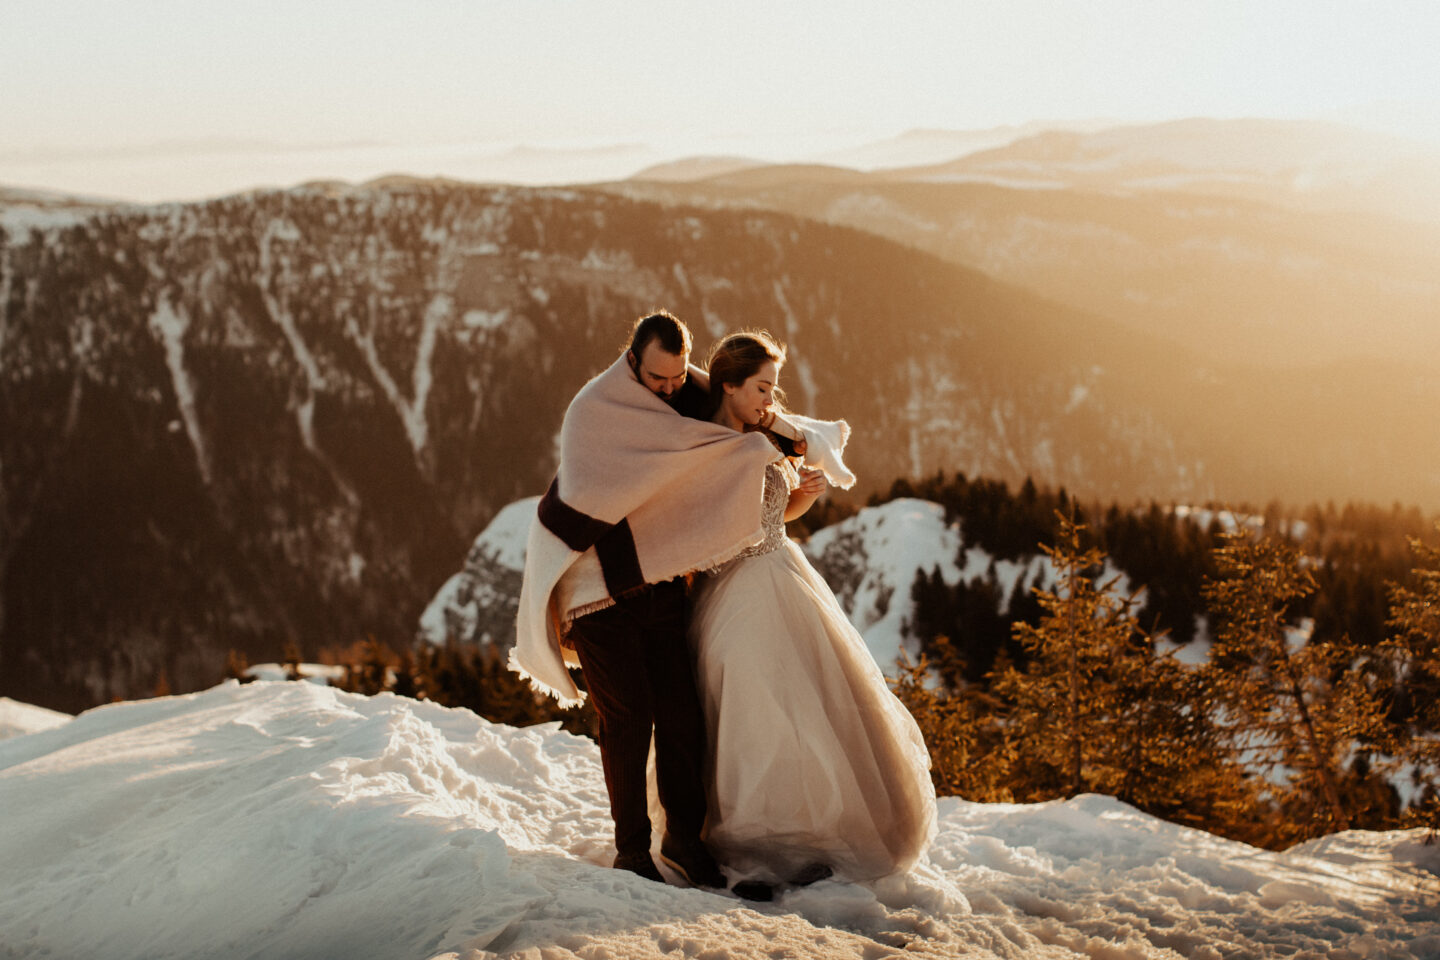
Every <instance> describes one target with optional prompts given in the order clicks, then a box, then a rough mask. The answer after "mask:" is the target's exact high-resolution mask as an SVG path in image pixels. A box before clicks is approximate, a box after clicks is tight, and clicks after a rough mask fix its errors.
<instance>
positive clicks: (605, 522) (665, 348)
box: [510, 311, 780, 887]
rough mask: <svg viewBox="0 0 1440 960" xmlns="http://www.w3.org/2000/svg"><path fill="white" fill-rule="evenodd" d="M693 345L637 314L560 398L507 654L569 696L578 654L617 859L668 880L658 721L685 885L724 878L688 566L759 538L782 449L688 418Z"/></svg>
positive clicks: (662, 316) (664, 320)
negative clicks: (652, 786)
mask: <svg viewBox="0 0 1440 960" xmlns="http://www.w3.org/2000/svg"><path fill="white" fill-rule="evenodd" d="M690 349H691V338H690V331H689V330H688V329H687V328H686V327H685V325H684V324H683V323H681V322H680V320H678V319H677V318H676V317H674V316H672V315H671V314H669V313H666V312H663V311H662V312H660V313H654V314H651V315H650V316H647V317H642V318H641V319H640V320H638V321H637V322H636V324H635V326H634V329H633V330H632V331H631V338H630V344H629V347H628V348H627V349H626V350H625V352H624V353H623V354H622V355H621V356H620V357H619V358H618V359H617V360H616V361H615V362H614V363H613V364H612V365H611V366H610V367H609V368H608V369H607V370H605V371H604V372H603V373H601V374H600V375H599V376H597V377H595V378H594V379H593V380H591V381H590V382H589V383H587V384H586V385H585V386H584V387H582V388H581V390H580V392H579V393H577V394H576V396H575V399H574V400H572V401H571V403H570V407H569V409H568V410H566V413H565V419H564V422H563V424H562V426H561V428H560V468H559V472H558V474H557V476H556V478H555V481H554V482H553V483H552V484H551V485H550V489H549V491H548V492H547V493H546V494H545V496H544V497H543V498H542V499H541V501H540V504H539V507H538V509H537V511H536V518H535V520H534V521H533V522H532V524H531V527H530V536H529V542H528V545H527V549H526V563H525V577H524V581H523V584H522V586H521V592H520V609H519V614H518V617H517V621H516V631H517V637H516V644H515V648H514V651H513V652H512V654H511V662H510V665H511V667H512V668H513V669H515V670H516V671H518V672H519V673H521V674H522V675H524V676H527V677H529V678H530V679H531V682H532V683H533V684H534V685H535V686H536V687H538V688H539V689H542V690H544V691H546V692H547V693H550V694H552V695H554V696H555V697H557V698H558V699H559V700H560V702H561V703H562V704H576V703H579V702H580V701H581V699H582V695H581V694H580V693H579V691H578V689H577V688H576V687H575V685H574V682H573V681H572V680H571V679H570V675H569V673H568V671H567V670H566V667H565V663H564V659H565V657H566V653H567V651H568V652H570V653H573V655H574V657H575V658H576V659H578V661H579V664H580V667H581V670H582V671H583V672H584V675H585V683H586V687H587V688H588V691H589V695H590V696H591V698H592V699H593V702H594V704H595V711H596V713H597V715H598V716H599V720H600V724H599V737H598V739H599V745H600V756H601V760H602V762H603V765H604V770H605V786H606V789H607V790H608V792H609V794H610V812H611V816H612V817H613V819H614V821H615V849H616V851H617V855H616V857H615V864H614V865H615V866H616V867H618V868H620V869H624V870H630V871H632V872H634V873H637V874H639V875H640V876H642V877H647V878H649V879H651V880H657V881H663V878H662V877H661V875H660V872H659V870H658V869H657V868H656V866H655V862H654V861H653V860H652V859H651V856H650V837H651V823H650V816H649V811H648V803H647V798H646V783H645V767H646V759H647V756H648V754H649V748H650V739H651V734H652V732H653V734H654V740H655V772H656V781H657V786H658V789H659V794H660V803H661V805H662V807H663V808H664V810H665V820H666V829H665V835H664V838H663V840H662V842H661V846H660V856H661V859H663V860H664V861H665V862H666V863H667V864H668V865H669V866H671V867H672V868H673V869H674V870H676V872H678V873H679V874H681V876H683V877H684V878H685V879H686V880H688V881H689V882H690V883H692V884H694V885H696V886H703V887H724V886H725V877H724V875H723V874H722V873H721V872H720V869H719V867H718V866H717V865H716V863H715V860H714V858H713V857H711V855H710V853H709V852H708V851H707V850H706V849H705V847H704V845H703V844H702V843H701V841H700V830H701V828H702V827H703V826H704V823H705V813H706V793H707V791H706V782H705V766H706V744H705V720H704V715H703V713H702V711H701V707H700V702H699V697H698V695H697V693H696V689H695V679H694V672H693V668H692V665H691V660H690V653H689V647H688V644H687V642H686V637H685V632H686V606H687V603H686V596H685V577H686V575H687V574H690V573H693V572H694V571H696V570H700V569H704V568H706V567H709V566H713V565H715V564H716V563H719V562H721V561H723V560H726V559H728V558H729V557H731V556H733V555H734V554H736V553H738V552H739V551H740V550H742V549H744V548H745V547H746V546H749V545H750V544H753V543H757V542H759V541H760V540H761V539H762V538H763V530H762V525H761V517H760V510H761V501H762V496H761V494H762V491H763V488H764V468H765V465H766V464H767V463H769V462H771V461H773V460H775V459H777V458H778V457H779V456H780V454H779V453H778V452H777V451H776V449H775V447H774V446H773V445H772V444H771V443H770V442H769V441H768V440H766V439H765V438H764V437H763V436H761V435H758V434H742V433H736V432H735V431H733V430H730V429H727V428H725V427H722V426H719V425H717V424H713V423H710V422H708V421H704V420H699V419H693V417H696V416H698V415H699V411H700V408H701V407H702V406H703V404H704V399H705V395H704V391H703V390H702V389H701V388H700V387H698V386H697V385H696V384H695V383H694V382H693V381H692V380H691V378H690V376H689V371H690V369H691V368H690V367H689V365H688V364H689V356H690ZM682 411H684V413H688V414H690V416H689V417H687V416H684V415H682Z"/></svg>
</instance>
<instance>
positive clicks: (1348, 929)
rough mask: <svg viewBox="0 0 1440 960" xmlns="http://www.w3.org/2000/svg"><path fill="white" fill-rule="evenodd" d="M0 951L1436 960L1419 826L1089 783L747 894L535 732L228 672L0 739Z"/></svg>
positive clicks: (950, 820)
mask: <svg viewBox="0 0 1440 960" xmlns="http://www.w3.org/2000/svg"><path fill="white" fill-rule="evenodd" d="M0 808H3V809H4V810H5V811H6V829H5V830H4V831H3V832H0V956H5V957H15V958H21V957H27V958H28V957H39V956H55V957H97V958H99V957H103V958H105V960H169V958H177V960H178V958H186V960H188V958H192V957H208V958H213V960H241V958H256V960H258V958H268V957H286V958H293V960H310V958H317V960H318V958H327V957H345V958H347V960H371V958H374V960H393V958H397V957H414V958H446V960H452V958H453V960H482V958H491V957H531V958H534V957H545V958H548V960H566V958H577V957H585V958H587V960H643V958H651V957H654V958H660V957H676V956H684V957H731V958H736V960H745V958H769V957H776V956H782V955H783V956H791V957H814V958H820V960H827V958H829V960H838V958H851V957H856V958H859V957H863V958H870V960H873V958H880V957H900V956H904V957H930V958H942V957H943V958H951V957H957V956H964V957H973V958H976V960H992V958H1004V960H1073V958H1076V957H1082V956H1084V957H1107V958H1121V957H1123V958H1133V960H1148V958H1154V960H1162V958H1175V957H1186V958H1195V960H1215V958H1220V957H1247V958H1279V957H1369V958H1394V960H1400V958H1407V960H1413V958H1420V957H1432V956H1435V955H1437V952H1440V914H1437V912H1436V911H1435V909H1434V894H1433V890H1434V885H1435V882H1436V877H1437V874H1440V853H1437V848H1435V847H1433V846H1425V845H1424V844H1422V843H1421V837H1420V833H1419V832H1418V831H1415V832H1410V833H1404V832H1394V833H1367V832H1360V831H1352V832H1347V833H1341V834H1337V835H1334V836H1330V837H1325V838H1323V839H1320V840H1316V841H1313V842H1311V843H1307V844H1305V845H1303V846H1300V847H1296V848H1294V849H1291V850H1288V851H1285V852H1283V853H1274V852H1269V851H1265V850H1259V849H1255V848H1252V847H1247V846H1245V845H1243V844H1240V843H1235V842H1231V841H1226V840H1221V839H1219V838H1216V837H1214V836H1211V835H1209V834H1206V833H1203V832H1200V831H1196V830H1191V829H1186V828H1182V827H1177V826H1174V825H1171V824H1168V823H1165V822H1162V821H1159V820H1156V819H1153V818H1151V817H1149V816H1146V815H1144V814H1141V813H1139V812H1138V811H1136V810H1134V809H1133V808H1130V807H1127V806H1125V805H1124V804H1121V803H1118V802H1116V801H1114V800H1112V799H1109V798H1107V797H1102V796H1095V795H1087V796H1081V797H1078V798H1076V799H1074V800H1070V801H1064V802H1058V801H1057V802H1052V803H1045V804H1036V805H1031V806H1025V805H1000V804H997V805H982V804H974V803H967V802H965V801H962V800H959V799H957V798H945V799H942V800H941V802H940V809H939V813H940V819H939V829H938V833H937V836H936V838H935V840H934V843H933V845H932V846H931V848H930V851H929V854H928V856H927V857H926V858H924V859H922V861H921V863H920V864H918V865H917V866H916V868H915V869H914V870H913V871H912V872H911V873H910V874H909V875H907V876H902V877H891V878H887V879H884V880H881V881H878V882H875V883H869V884H856V883H849V882H845V881H844V880H843V879H833V880H827V881H824V882H821V883H818V884H815V885H813V886H811V887H808V888H801V889H796V890H790V891H787V892H783V893H782V894H781V896H780V897H779V899H777V901H776V902H774V903H772V904H763V905H762V904H753V903H749V902H746V901H742V900H739V899H737V898H736V897H735V896H734V895H733V894H731V893H729V892H717V891H706V890H696V889H687V888H683V887H680V886H674V885H660V884H655V883H652V882H650V881H646V880H642V879H640V878H638V877H636V876H634V875H632V874H628V873H623V872H618V871H615V870H613V869H610V868H609V867H608V866H607V864H608V863H609V862H610V859H611V858H612V857H613V855H614V851H613V847H612V845H611V837H612V831H611V825H610V820H609V814H608V807H607V802H606V795H605V787H604V780H603V776H602V773H601V769H600V762H599V756H598V752H597V750H596V748H595V746H594V744H593V743H592V742H591V741H589V740H586V739H583V738H579V737H575V736H571V735H570V734H567V733H564V732H562V731H560V730H558V729H556V728H555V727H554V726H552V725H546V726H541V727H531V728H528V729H515V728H512V727H506V726H502V725H498V724H492V723H489V722H487V721H485V720H482V719H479V718H478V717H476V716H475V715H473V714H471V713H469V712H468V711H464V710H450V709H446V708H443V707H439V706H436V705H435V704H431V703H426V702H421V701H414V700H407V699H404V698H401V697H396V696H393V695H390V694H384V695H381V696H377V697H373V698H366V697H361V696H357V695H353V694H345V693H341V692H338V691H335V690H333V689H329V688H325V687H320V686H316V685H313V684H309V683H263V682H262V683H254V684H249V685H245V686H240V685H237V684H235V683H234V682H227V683H225V684H223V685H221V686H219V687H216V688H214V689H211V690H207V691H205V692H203V693H198V694H193V695H189V696H184V697H172V698H165V699H159V700H151V701H142V702H131V703H120V704H113V705H110V706H104V707H99V708H96V709H94V710H91V711H88V712H86V713H84V714H82V715H81V716H79V717H76V718H75V719H74V720H71V721H69V722H67V723H65V724H64V725H63V726H59V727H56V728H54V729H50V730H45V731H42V732H37V733H32V734H30V735H28V736H22V737H17V738H13V739H9V740H5V741H3V742H0Z"/></svg>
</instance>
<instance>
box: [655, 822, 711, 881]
mask: <svg viewBox="0 0 1440 960" xmlns="http://www.w3.org/2000/svg"><path fill="white" fill-rule="evenodd" d="M660 859H661V860H662V861H664V863H665V865H666V866H668V867H669V868H670V869H671V870H674V871H675V872H676V873H678V874H680V876H682V877H684V878H685V880H686V882H688V883H689V884H690V885H691V886H692V887H710V888H711V889H716V890H724V889H725V887H726V886H727V884H726V883H725V874H723V873H721V872H720V867H719V865H718V864H716V862H715V858H714V857H712V856H710V851H709V850H706V849H705V845H704V844H702V843H701V842H700V841H698V840H696V841H693V842H691V843H683V844H682V843H680V842H679V841H678V840H674V839H672V838H671V837H670V836H669V835H668V834H667V835H666V837H665V839H664V840H663V841H662V842H661V843H660Z"/></svg>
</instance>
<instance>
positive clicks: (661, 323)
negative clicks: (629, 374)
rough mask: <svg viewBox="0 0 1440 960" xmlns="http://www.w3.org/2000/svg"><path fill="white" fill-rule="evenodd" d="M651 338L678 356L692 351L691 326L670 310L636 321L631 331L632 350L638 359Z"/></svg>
mask: <svg viewBox="0 0 1440 960" xmlns="http://www.w3.org/2000/svg"><path fill="white" fill-rule="evenodd" d="M651 340H659V341H660V347H661V349H662V350H664V351H665V352H666V353H673V354H675V355H676V356H677V357H678V356H681V355H682V354H687V353H689V352H690V347H691V340H690V328H689V327H687V326H685V324H683V323H681V322H680V318H679V317H677V316H675V315H674V314H672V313H671V312H670V311H668V310H660V311H658V312H656V313H652V314H650V315H649V316H648V317H641V318H640V319H639V320H636V321H635V329H633V330H631V331H630V352H631V353H632V354H634V356H635V359H636V360H637V361H638V360H639V359H640V355H641V354H642V353H644V352H645V348H646V347H647V346H649V345H650V341H651Z"/></svg>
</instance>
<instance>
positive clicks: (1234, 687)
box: [1203, 530, 1383, 836]
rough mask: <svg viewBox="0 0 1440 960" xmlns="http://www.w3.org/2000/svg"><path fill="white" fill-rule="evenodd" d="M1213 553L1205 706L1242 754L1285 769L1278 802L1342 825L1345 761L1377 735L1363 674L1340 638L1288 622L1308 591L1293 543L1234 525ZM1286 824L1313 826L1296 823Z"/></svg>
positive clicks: (1309, 579) (1376, 706)
mask: <svg viewBox="0 0 1440 960" xmlns="http://www.w3.org/2000/svg"><path fill="white" fill-rule="evenodd" d="M1215 553H1216V563H1217V569H1218V570H1219V577H1218V578H1217V579H1212V580H1210V581H1209V582H1208V583H1207V584H1206V587H1205V596H1206V599H1207V600H1208V602H1209V605H1210V609H1211V612H1212V614H1213V615H1214V618H1215V628H1216V629H1215V643H1214V646H1213V648H1212V649H1211V651H1210V657H1209V660H1208V661H1207V663H1206V666H1205V667H1204V669H1203V676H1204V691H1205V695H1206V698H1207V701H1208V703H1207V705H1208V708H1209V712H1210V713H1211V714H1212V715H1213V716H1214V718H1215V719H1216V721H1217V722H1218V723H1219V724H1220V725H1221V727H1222V728H1223V730H1224V731H1225V732H1226V734H1227V735H1228V737H1229V738H1230V740H1231V742H1232V744H1233V745H1234V748H1235V749H1236V750H1237V751H1242V752H1243V753H1244V754H1245V756H1246V757H1247V762H1249V763H1251V764H1253V765H1256V766H1259V767H1261V768H1265V769H1274V768H1277V767H1281V766H1283V767H1286V768H1288V769H1289V770H1291V771H1293V772H1292V773H1291V775H1290V780H1289V783H1288V788H1287V789H1285V790H1283V791H1282V793H1281V795H1280V796H1279V797H1278V798H1277V799H1278V801H1279V802H1280V804H1281V805H1282V807H1283V808H1285V809H1287V810H1290V811H1297V810H1299V811H1303V810H1309V811H1311V812H1312V823H1314V824H1319V825H1322V826H1326V827H1327V828H1328V830H1331V831H1333V830H1343V829H1346V828H1347V827H1348V826H1349V825H1350V821H1351V815H1350V811H1349V809H1348V807H1347V805H1346V803H1345V802H1344V799H1343V797H1342V791H1341V783H1342V781H1343V780H1344V779H1345V770H1344V761H1345V759H1346V758H1347V757H1348V756H1349V755H1350V754H1351V752H1352V750H1353V748H1354V747H1355V746H1356V745H1357V744H1363V743H1367V742H1370V741H1371V740H1373V739H1375V738H1377V737H1380V736H1383V731H1382V725H1381V717H1382V711H1381V707H1380V702H1379V698H1378V697H1377V696H1376V694H1375V693H1374V691H1372V689H1371V687H1370V684H1369V683H1368V682H1367V678H1368V677H1369V676H1370V674H1369V673H1368V672H1367V671H1364V670H1360V669H1357V664H1356V660H1357V656H1358V654H1357V651H1355V650H1354V649H1353V648H1352V647H1351V646H1350V645H1349V644H1348V643H1347V642H1345V641H1344V640H1342V641H1340V642H1336V643H1331V642H1324V641H1320V640H1318V639H1314V638H1307V637H1305V636H1304V635H1303V633H1302V632H1301V631H1300V630H1298V629H1297V628H1295V627H1294V626H1292V624H1291V623H1290V618H1291V612H1292V607H1293V606H1294V605H1295V604H1296V603H1297V602H1299V601H1301V600H1303V599H1304V598H1306V597H1308V596H1309V595H1310V594H1311V593H1313V592H1314V590H1315V578H1314V576H1313V575H1312V574H1311V572H1310V569H1309V568H1308V566H1307V565H1306V562H1305V560H1304V558H1303V557H1302V556H1301V554H1300V551H1299V548H1298V547H1296V546H1294V545H1292V544H1291V543H1289V542H1288V541H1282V540H1279V539H1276V538H1272V537H1252V536H1251V535H1250V534H1249V533H1247V532H1246V531H1244V530H1239V531H1234V532H1230V533H1227V534H1224V535H1223V536H1222V538H1221V543H1220V546H1219V547H1217V548H1216V552H1215ZM1288 827H1289V829H1291V830H1293V831H1295V832H1296V833H1297V834H1298V835H1301V836H1304V835H1307V834H1312V833H1313V830H1312V824H1307V823H1304V822H1301V823H1292V824H1289V825H1288Z"/></svg>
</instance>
